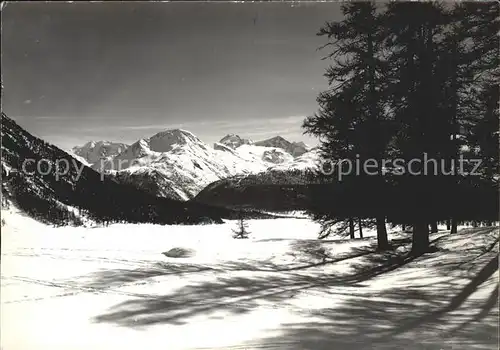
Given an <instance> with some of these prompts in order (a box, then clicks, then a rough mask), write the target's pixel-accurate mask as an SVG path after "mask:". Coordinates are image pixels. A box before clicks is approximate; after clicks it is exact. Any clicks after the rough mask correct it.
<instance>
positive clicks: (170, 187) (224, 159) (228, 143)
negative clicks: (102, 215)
mask: <svg viewBox="0 0 500 350" xmlns="http://www.w3.org/2000/svg"><path fill="white" fill-rule="evenodd" d="M280 140H281V139H280ZM283 140H284V139H283ZM284 141H286V140H284ZM288 144H290V145H292V143H289V142H288V141H286V143H282V144H280V143H277V144H276V145H274V146H273V145H271V144H270V145H269V146H259V145H256V144H252V142H251V141H249V140H246V139H242V138H240V137H239V136H237V135H232V134H231V135H227V136H225V137H224V138H223V139H222V140H221V141H220V142H219V143H216V144H215V145H214V147H211V146H209V145H207V144H205V143H204V142H203V141H201V140H200V139H199V138H198V137H196V136H195V135H193V134H192V133H191V132H189V131H186V130H181V129H173V130H166V131H163V132H160V133H158V134H156V135H154V136H152V137H150V138H145V139H141V140H139V141H137V142H135V143H134V144H132V145H131V146H130V147H128V148H126V149H125V150H124V151H123V152H121V153H119V154H117V155H116V156H114V157H111V158H110V159H109V160H108V161H106V162H104V170H106V171H110V172H111V173H113V174H114V175H115V176H116V179H117V180H119V181H121V182H124V183H129V184H133V185H135V186H137V187H139V188H141V189H144V190H146V191H148V192H150V193H152V194H154V195H157V196H162V197H168V198H173V199H178V200H189V199H191V198H193V197H194V196H196V195H197V194H198V193H199V192H200V191H201V190H202V189H203V188H205V187H206V186H207V185H209V184H211V183H213V182H215V181H218V180H221V179H225V178H229V177H232V176H236V175H238V176H241V175H249V174H258V173H263V172H266V171H267V169H269V168H271V167H273V166H275V165H278V164H279V165H281V166H282V168H283V169H286V167H287V164H291V165H292V164H294V162H295V160H296V158H294V155H292V154H291V153H288V152H287V150H285V149H283V148H280V147H281V146H283V147H284V146H287V147H288ZM287 149H288V150H290V147H288V148H287ZM295 153H296V152H295ZM299 153H300V152H299ZM306 154H307V153H306ZM304 156H305V155H304V154H303V155H302V157H304ZM100 166H101V165H100V164H95V165H94V169H96V170H100Z"/></svg>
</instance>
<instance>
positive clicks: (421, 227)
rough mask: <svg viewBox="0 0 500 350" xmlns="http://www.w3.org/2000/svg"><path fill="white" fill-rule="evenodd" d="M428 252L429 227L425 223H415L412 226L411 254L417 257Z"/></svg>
mask: <svg viewBox="0 0 500 350" xmlns="http://www.w3.org/2000/svg"><path fill="white" fill-rule="evenodd" d="M428 250H429V225H428V224H427V223H426V222H422V221H419V222H416V223H415V224H414V225H413V237H412V246H411V253H412V254H413V255H416V256H419V255H422V254H424V253H426V252H427V251H428Z"/></svg>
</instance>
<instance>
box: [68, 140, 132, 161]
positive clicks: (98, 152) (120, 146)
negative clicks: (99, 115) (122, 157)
mask: <svg viewBox="0 0 500 350" xmlns="http://www.w3.org/2000/svg"><path fill="white" fill-rule="evenodd" d="M127 147H128V145H127V144H125V143H120V142H111V141H89V142H87V143H86V144H84V145H83V146H76V147H73V148H72V149H71V151H72V152H73V153H74V154H75V155H77V156H79V157H82V158H83V159H84V160H85V161H86V162H87V163H89V164H94V163H96V162H98V161H99V160H100V159H103V158H110V157H113V156H116V155H118V154H120V153H121V152H123V151H124V150H125V149H126V148H127Z"/></svg>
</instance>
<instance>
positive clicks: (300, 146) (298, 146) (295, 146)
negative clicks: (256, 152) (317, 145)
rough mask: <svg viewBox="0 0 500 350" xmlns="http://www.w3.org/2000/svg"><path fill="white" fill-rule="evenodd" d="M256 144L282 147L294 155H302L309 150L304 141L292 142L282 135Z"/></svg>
mask: <svg viewBox="0 0 500 350" xmlns="http://www.w3.org/2000/svg"><path fill="white" fill-rule="evenodd" d="M254 144H255V145H256V146H264V147H276V148H281V149H283V150H285V151H286V152H288V153H290V154H291V155H292V156H294V157H298V156H301V155H303V154H304V153H306V152H307V151H308V149H307V148H306V146H305V144H304V143H303V142H290V141H288V140H285V139H284V138H283V137H281V136H275V137H273V138H270V139H267V140H263V141H258V142H255V143H254Z"/></svg>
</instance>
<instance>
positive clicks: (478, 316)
mask: <svg viewBox="0 0 500 350" xmlns="http://www.w3.org/2000/svg"><path fill="white" fill-rule="evenodd" d="M438 240H439V238H438ZM434 243H436V242H434ZM299 244H302V246H301V247H299V246H293V247H291V248H292V249H295V250H297V249H303V250H304V251H309V252H310V253H311V254H312V255H311V260H312V261H315V262H311V263H309V264H300V265H297V266H292V267H283V266H278V265H274V264H272V263H269V262H252V263H239V262H233V263H231V264H228V265H227V266H223V267H218V268H217V269H213V270H211V273H212V274H213V275H214V276H213V277H214V278H213V280H211V281H206V280H205V281H200V282H194V283H192V284H191V285H187V286H184V287H181V288H179V289H177V290H174V291H171V292H169V293H166V294H164V295H160V296H145V297H143V298H131V299H129V300H127V301H125V302H123V303H120V304H117V305H115V306H113V307H112V308H110V309H109V310H108V311H107V312H106V313H104V314H101V315H98V316H96V317H95V318H94V322H97V323H113V324H116V325H120V326H125V327H133V328H143V327H147V326H150V325H157V324H170V325H182V324H186V323H189V322H190V321H192V320H193V318H195V317H197V316H201V315H203V316H208V317H214V318H215V317H216V314H217V315H220V313H221V312H222V313H223V314H225V315H226V317H230V316H231V315H242V314H247V313H250V312H252V311H253V310H255V309H256V308H258V307H259V308H272V307H274V306H275V305H279V307H280V308H285V309H286V308H287V307H288V306H290V310H292V311H290V312H292V313H293V312H298V313H299V314H301V315H304V313H306V316H307V319H309V320H311V321H308V322H301V323H290V324H282V325H281V327H280V330H279V331H280V332H281V333H280V334H279V335H276V336H273V337H268V338H264V339H258V340H255V341H254V342H253V343H252V344H245V346H247V348H259V347H265V348H266V349H303V350H332V349H436V350H437V349H439V350H441V349H443V350H447V349H453V350H456V349H476V350H483V349H484V350H486V349H494V348H495V349H496V348H497V345H498V324H497V323H498V312H497V309H496V308H495V306H496V305H497V302H498V288H497V287H498V286H497V284H498V276H494V274H495V272H496V271H498V256H497V255H495V256H494V257H492V254H494V253H495V252H494V251H493V248H492V249H491V250H490V251H487V252H482V251H475V250H471V253H470V256H467V257H464V256H463V255H462V256H461V257H460V256H457V257H456V259H455V258H453V259H452V260H451V261H446V263H445V264H442V263H439V261H438V260H439V259H438V256H439V254H438V253H433V254H426V255H424V256H421V257H414V256H410V255H408V253H407V249H406V250H405V249H403V250H398V249H396V250H394V251H389V252H376V251H375V246H373V245H368V246H365V247H358V248H356V247H353V248H352V249H351V250H350V251H349V252H348V253H346V254H344V255H341V256H338V257H336V258H334V257H331V256H328V257H326V258H323V257H322V256H319V257H318V256H315V254H317V249H318V245H315V244H313V243H311V242H302V243H299ZM495 244H496V243H495ZM321 254H322V252H321V253H320V255H321ZM464 258H467V259H469V260H470V261H471V262H473V264H474V266H476V267H477V268H471V269H469V270H467V271H466V273H465V274H464V272H463V271H460V273H458V269H459V268H460V266H461V264H462V263H463V261H464ZM349 259H352V261H351V264H349V266H350V267H351V269H350V270H346V271H344V272H338V271H334V272H332V273H329V272H325V271H324V269H315V268H316V267H319V266H321V267H326V266H328V265H334V264H336V263H340V262H342V261H345V260H349ZM410 263H411V264H410ZM407 264H410V265H409V266H408V267H415V269H412V268H406V269H404V270H402V271H401V272H400V275H398V276H399V277H401V276H402V278H403V279H404V282H405V285H398V286H394V287H391V286H386V287H385V289H384V288H383V289H380V291H378V292H377V291H372V292H371V294H370V293H366V292H365V293H363V289H364V288H366V287H367V286H368V284H367V283H368V282H370V281H371V280H373V279H375V278H378V277H385V276H388V275H390V273H391V272H394V271H396V270H397V269H399V268H401V267H402V266H406V265H407ZM419 266H420V267H421V266H426V275H425V276H419V275H418V273H417V274H415V273H413V274H412V271H414V270H418V267H419ZM165 267H166V268H168V269H170V271H172V269H173V270H174V271H175V269H176V267H173V266H165ZM177 268H178V269H180V270H182V268H180V267H177ZM198 268H199V267H198ZM157 270H160V271H161V268H160V269H157ZM228 271H246V272H248V271H252V272H255V274H252V275H251V276H250V277H242V276H238V275H237V273H236V275H234V274H233V276H230V275H228V274H227V272H228ZM164 272H165V274H166V273H168V272H166V271H164ZM185 272H186V271H185ZM187 272H189V271H187ZM155 273H156V272H153V271H149V272H148V271H147V270H146V271H144V272H143V275H142V276H136V275H134V274H127V273H125V276H114V277H113V275H114V274H117V275H120V272H117V271H116V270H113V271H110V272H107V273H105V275H107V276H108V277H106V276H101V277H100V279H99V278H97V279H96V281H94V283H97V284H98V285H99V286H102V287H103V286H104V285H106V284H110V283H111V284H113V283H115V282H116V283H118V282H123V281H130V280H137V279H142V278H149V277H151V276H159V275H155ZM158 273H160V272H158ZM423 277H425V278H428V279H429V280H428V282H425V281H427V279H425V281H424V280H423V279H422V278H423ZM434 277H435V278H434ZM433 278H434V279H433ZM464 280H466V281H467V282H466V283H464ZM492 280H493V282H495V281H496V282H495V283H492ZM423 281H424V282H423ZM480 288H482V291H483V292H482V293H481V294H480V296H476V294H474V293H475V292H476V291H478V290H479V289H480ZM485 288H489V289H490V290H489V291H488V292H484V290H485ZM309 293H324V295H328V298H325V305H324V307H323V308H321V309H317V310H309V311H307V312H306V311H305V310H303V309H301V310H300V311H293V310H294V307H293V306H292V304H291V302H292V301H293V300H294V298H295V297H297V296H304V294H306V295H307V294H309ZM374 293H375V294H374ZM473 295H475V296H474V297H472V296H473ZM339 298H341V300H342V302H341V303H340V304H335V305H333V306H331V307H329V305H328V302H329V300H331V301H332V302H334V301H336V300H337V299H339ZM451 314H453V317H450V315H451ZM235 322H236V321H235ZM240 345H241V344H240ZM240 345H238V346H237V348H240V347H239V346H240Z"/></svg>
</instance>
